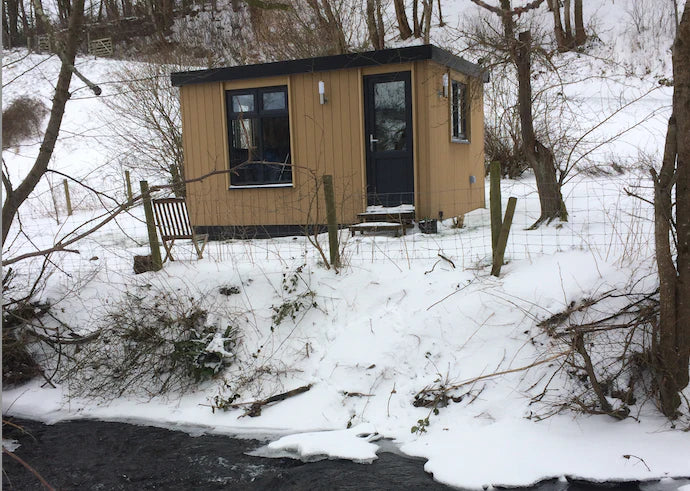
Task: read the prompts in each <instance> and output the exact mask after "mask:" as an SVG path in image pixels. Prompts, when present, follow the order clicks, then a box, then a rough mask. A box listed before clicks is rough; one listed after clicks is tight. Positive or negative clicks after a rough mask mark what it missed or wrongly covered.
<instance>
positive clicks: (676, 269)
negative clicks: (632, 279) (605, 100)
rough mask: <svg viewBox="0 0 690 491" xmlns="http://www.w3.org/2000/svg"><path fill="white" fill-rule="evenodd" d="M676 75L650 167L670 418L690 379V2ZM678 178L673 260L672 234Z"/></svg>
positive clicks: (662, 386) (660, 340) (662, 373)
mask: <svg viewBox="0 0 690 491" xmlns="http://www.w3.org/2000/svg"><path fill="white" fill-rule="evenodd" d="M673 79H674V90H673V114H672V115H671V118H670V119H669V123H668V130H667V133H666V145H665V147H664V160H663V162H662V166H661V171H660V172H659V175H658V176H657V175H656V172H655V171H654V170H652V175H653V176H654V235H655V241H656V261H657V268H658V271H659V304H660V308H659V325H658V330H657V332H656V333H655V337H654V345H653V347H652V348H653V351H654V361H655V365H656V371H657V381H658V386H659V400H660V404H661V410H662V412H663V413H664V414H665V415H666V416H668V417H669V418H675V417H676V416H677V412H676V411H677V409H678V407H679V406H680V404H681V398H680V394H679V393H680V391H682V390H683V389H684V388H685V387H687V385H688V382H689V372H688V370H689V369H688V363H690V3H687V4H686V5H685V10H684V12H683V16H682V18H681V20H680V23H679V24H678V30H677V34H676V40H675V42H674V44H673ZM674 181H675V185H676V193H675V194H676V217H675V218H676V219H675V223H676V237H677V245H676V250H677V257H676V264H675V265H674V264H673V257H672V248H671V243H670V239H669V233H670V231H671V226H672V224H673V216H672V211H673V208H672V195H673V193H672V187H673V184H674Z"/></svg>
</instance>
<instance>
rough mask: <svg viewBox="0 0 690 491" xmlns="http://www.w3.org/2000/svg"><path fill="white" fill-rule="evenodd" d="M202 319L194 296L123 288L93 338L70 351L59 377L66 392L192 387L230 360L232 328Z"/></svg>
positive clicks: (204, 313)
mask: <svg viewBox="0 0 690 491" xmlns="http://www.w3.org/2000/svg"><path fill="white" fill-rule="evenodd" d="M208 317H209V316H208V310H206V309H205V308H203V306H202V303H201V300H199V299H197V298H195V297H191V296H190V297H187V296H176V295H174V294H172V293H171V292H167V291H161V292H145V291H137V292H135V293H131V292H128V293H126V294H125V297H124V298H123V299H122V300H121V301H120V302H119V303H118V304H116V305H115V306H114V307H113V308H111V309H110V311H109V312H107V314H106V315H105V317H104V319H103V320H102V322H101V323H102V325H103V327H102V330H101V335H100V336H99V338H98V339H97V340H96V341H95V342H93V343H91V344H89V345H87V346H85V347H83V348H82V349H81V350H80V351H79V352H76V353H74V354H73V356H74V362H73V363H72V364H71V365H70V367H69V368H68V369H67V370H66V372H65V373H64V375H63V377H62V379H63V380H61V381H64V382H66V383H68V384H69V386H70V391H71V395H81V396H86V397H95V398H99V399H110V398H115V397H119V396H121V395H124V394H135V395H142V394H143V395H146V396H149V397H154V396H157V395H161V394H165V393H169V392H184V391H186V390H189V389H192V388H193V387H194V386H195V385H196V384H198V383H200V382H203V381H206V380H209V379H211V378H213V377H214V376H216V375H217V374H218V373H220V372H221V371H222V370H223V369H224V368H226V367H228V366H230V364H232V362H233V361H234V359H235V349H236V347H237V344H238V336H237V333H238V329H237V328H236V327H234V326H233V325H231V324H228V325H223V326H222V327H221V326H219V325H214V324H212V323H209V321H208Z"/></svg>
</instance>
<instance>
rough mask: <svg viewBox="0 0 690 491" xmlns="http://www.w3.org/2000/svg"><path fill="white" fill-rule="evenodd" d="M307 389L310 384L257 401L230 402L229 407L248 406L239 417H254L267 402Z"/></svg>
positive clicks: (300, 392)
mask: <svg viewBox="0 0 690 491" xmlns="http://www.w3.org/2000/svg"><path fill="white" fill-rule="evenodd" d="M309 389H311V384H309V385H303V386H302V387H297V388H296V389H292V390H288V391H287V392H283V393H282V394H276V395H274V396H271V397H268V398H266V399H262V400H259V401H251V402H239V403H237V404H231V405H230V407H232V408H235V409H237V408H240V407H243V406H249V407H248V408H245V412H244V414H243V415H242V416H240V417H241V418H242V417H244V416H249V417H250V418H255V417H257V416H261V409H262V408H263V407H264V406H266V405H268V404H273V403H274V402H280V401H284V400H285V399H288V398H290V397H294V396H296V395H299V394H303V393H305V392H307V391H308V390H309Z"/></svg>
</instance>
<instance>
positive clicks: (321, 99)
mask: <svg viewBox="0 0 690 491" xmlns="http://www.w3.org/2000/svg"><path fill="white" fill-rule="evenodd" d="M327 101H328V99H326V84H325V83H324V81H323V80H319V104H326V102H327Z"/></svg>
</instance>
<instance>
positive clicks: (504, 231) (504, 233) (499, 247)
mask: <svg viewBox="0 0 690 491" xmlns="http://www.w3.org/2000/svg"><path fill="white" fill-rule="evenodd" d="M516 203H517V198H515V197H512V196H511V197H510V198H508V207H507V208H506V216H505V218H504V219H503V224H502V225H501V233H500V235H499V236H498V242H497V243H496V252H495V253H494V256H493V259H494V261H493V262H494V264H493V266H492V268H491V274H492V275H494V276H496V277H498V275H499V274H500V273H501V266H503V256H504V255H505V252H506V245H507V244H508V234H509V233H510V226H511V225H512V223H513V215H514V214H515V205H516Z"/></svg>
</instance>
